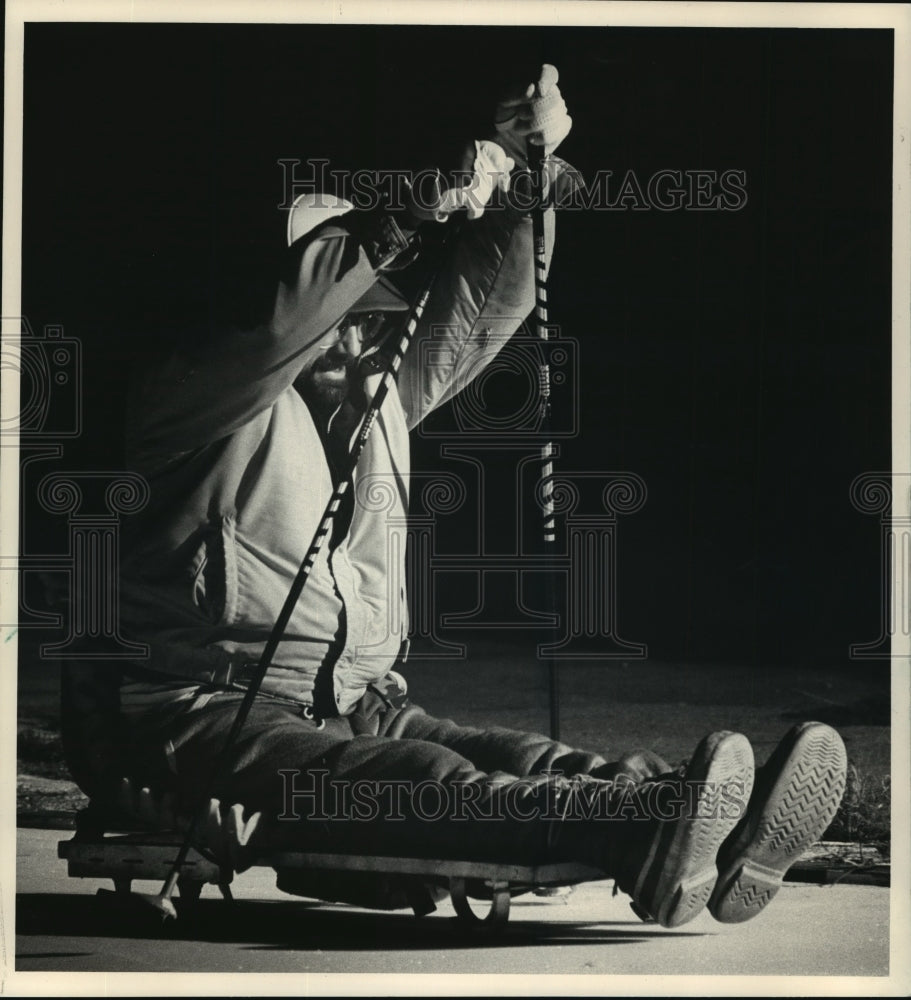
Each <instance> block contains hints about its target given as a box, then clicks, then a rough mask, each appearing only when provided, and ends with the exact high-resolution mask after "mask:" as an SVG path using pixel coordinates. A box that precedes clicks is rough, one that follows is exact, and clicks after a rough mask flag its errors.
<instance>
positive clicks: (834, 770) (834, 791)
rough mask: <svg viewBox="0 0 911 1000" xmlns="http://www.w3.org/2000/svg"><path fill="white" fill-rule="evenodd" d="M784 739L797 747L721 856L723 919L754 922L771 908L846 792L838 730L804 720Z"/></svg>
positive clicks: (718, 904)
mask: <svg viewBox="0 0 911 1000" xmlns="http://www.w3.org/2000/svg"><path fill="white" fill-rule="evenodd" d="M782 742H783V743H788V742H792V743H793V745H792V746H791V748H790V751H789V752H786V755H785V758H784V761H783V763H782V764H781V765H780V767H779V771H778V773H777V775H776V776H775V778H774V780H773V781H772V782H771V785H770V787H769V790H768V792H767V793H765V794H764V795H763V797H762V798H761V799H760V801H759V802H758V803H755V804H754V803H752V802H751V803H750V810H749V813H748V819H747V825H746V827H745V830H744V834H743V835H742V836H741V837H739V838H738V839H737V842H736V843H735V844H734V845H733V847H732V850H731V851H730V852H728V854H729V856H728V857H727V858H725V857H722V858H719V868H720V871H721V874H720V876H719V879H718V884H717V886H716V888H715V892H714V893H713V894H712V897H711V899H710V900H709V912H710V913H711V914H712V916H713V917H714V918H715V919H716V920H720V921H722V922H723V923H729V924H730V923H742V922H743V921H744V920H750V919H752V918H753V917H755V916H756V914H757V913H759V912H761V911H762V910H763V909H765V907H766V906H768V904H769V903H770V902H771V901H772V899H774V897H775V895H776V894H777V892H778V890H779V889H780V888H781V884H782V881H783V880H784V876H785V873H786V872H787V870H788V868H790V867H791V865H792V864H793V863H794V862H795V861H796V860H797V859H798V858H799V857H800V855H801V854H802V853H803V852H804V851H805V850H806V849H807V848H808V847H810V846H811V845H812V844H814V843H815V842H816V841H817V840H818V839H819V838H820V836H822V834H823V833H824V831H825V829H826V827H827V826H828V825H829V824H830V823H831V822H832V819H833V817H834V816H835V813H836V812H837V811H838V806H839V803H840V802H841V797H842V795H843V794H844V790H845V782H846V779H847V755H846V753H845V746H844V743H843V742H842V740H841V737H840V736H839V735H838V733H837V732H835V730H834V729H832V728H831V727H830V726H826V725H824V724H823V723H821V722H810V723H804V724H803V725H801V726H797V727H796V728H795V729H794V730H792V731H791V733H789V734H788V736H786V737H785V740H784V741H782ZM723 854H724V852H723Z"/></svg>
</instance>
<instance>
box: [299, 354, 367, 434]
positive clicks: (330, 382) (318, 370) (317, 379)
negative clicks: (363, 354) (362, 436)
mask: <svg viewBox="0 0 911 1000" xmlns="http://www.w3.org/2000/svg"><path fill="white" fill-rule="evenodd" d="M356 365H357V360H356V359H352V358H348V359H346V360H342V359H338V358H333V357H332V356H331V355H330V354H326V355H324V356H323V357H321V358H319V359H318V360H317V361H316V362H315V363H314V364H313V365H312V366H311V367H310V368H308V369H307V371H305V372H303V373H302V374H300V375H298V377H297V379H296V380H295V382H294V387H295V389H297V391H298V392H299V393H300V395H301V396H302V397H303V400H304V402H305V403H306V404H307V405H308V406H309V407H310V409H311V411H312V412H313V413H314V415H316V416H317V417H318V418H320V419H322V420H324V421H325V420H328V419H329V417H331V416H332V414H333V413H335V411H336V410H337V409H338V408H339V407H340V406H341V405H342V403H344V402H345V400H346V399H347V398H348V392H349V390H350V388H351V376H352V375H353V371H354V368H355V367H356Z"/></svg>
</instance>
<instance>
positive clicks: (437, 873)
mask: <svg viewBox="0 0 911 1000" xmlns="http://www.w3.org/2000/svg"><path fill="white" fill-rule="evenodd" d="M181 840H182V837H181V835H180V834H178V833H174V834H170V833H154V834H144V833H142V834H137V833H124V834H110V835H101V836H98V835H92V836H86V835H85V834H80V833H77V834H76V836H75V837H73V838H72V839H70V840H63V841H60V843H59V844H58V845H57V856H58V857H59V858H62V859H64V860H65V861H66V862H67V872H68V874H69V875H70V876H72V877H75V878H110V879H113V881H114V887H115V893H116V894H117V895H129V893H130V891H131V884H132V882H133V880H134V879H140V880H142V879H144V880H154V881H160V882H163V881H164V880H165V879H166V878H167V876H168V875H169V874H170V871H171V866H172V865H173V863H174V861H175V860H176V857H177V852H178V850H179V848H180V845H181ZM253 867H266V868H273V869H280V870H282V871H284V872H297V871H300V872H323V873H327V872H328V873H331V872H339V873H342V872H344V873H358V872H359V873H365V874H366V873H371V874H374V875H389V876H408V877H411V879H410V883H411V884H420V883H421V880H426V881H427V882H429V883H433V884H435V885H442V884H445V885H446V886H448V890H449V894H450V897H451V899H452V904H453V907H454V909H455V911H456V914H457V916H458V919H459V921H460V922H461V923H463V924H469V925H481V926H484V927H489V928H497V927H502V926H504V925H505V924H506V922H507V921H508V919H509V911H510V903H511V899H512V896H513V895H516V894H517V893H520V892H527V891H530V890H535V889H542V888H543V889H546V888H553V887H556V886H568V885H576V884H579V883H581V882H592V881H598V880H600V879H604V878H606V877H607V876H606V875H605V874H604V872H602V871H601V870H600V869H597V868H592V867H590V866H588V865H582V864H577V863H574V862H564V863H559V864H545V865H514V864H501V863H498V862H483V861H460V860H446V859H433V858H399V857H383V856H372V857H363V856H360V855H351V854H328V853H311V852H298V851H285V852H276V853H274V854H271V855H264V856H262V857H260V858H258V859H257V860H256V862H255V863H254V865H253ZM232 877H233V871H232V870H231V869H230V868H224V867H222V866H220V865H219V864H218V863H217V862H216V861H215V860H213V859H212V858H211V857H209V856H207V854H206V853H204V852H202V851H199V850H195V849H191V850H190V852H189V854H188V856H187V859H186V862H185V863H184V865H183V866H182V868H181V871H180V876H179V878H178V882H177V886H178V892H179V894H180V897H181V899H183V900H184V901H186V902H190V903H192V902H195V901H196V900H197V899H198V898H199V896H200V894H201V892H202V889H203V887H204V886H205V885H207V884H211V885H216V886H217V887H218V888H219V890H220V891H221V893H222V895H223V896H224V897H225V899H227V900H230V899H231V898H232V896H231V890H230V883H231V881H232ZM469 897H473V898H481V899H483V900H484V901H486V902H487V903H488V910H487V913H486V914H485V915H484V916H483V917H479V916H478V915H477V914H476V913H475V911H474V909H473V908H472V904H471V903H470V902H469ZM408 899H409V905H410V906H411V908H412V910H413V911H414V913H415V916H425V915H426V914H428V913H432V912H433V911H434V910H435V909H436V906H435V904H434V902H433V900H432V898H431V895H430V893H429V892H428V891H427V890H426V889H425V890H424V892H423V893H421V892H413V893H412V892H409V894H408Z"/></svg>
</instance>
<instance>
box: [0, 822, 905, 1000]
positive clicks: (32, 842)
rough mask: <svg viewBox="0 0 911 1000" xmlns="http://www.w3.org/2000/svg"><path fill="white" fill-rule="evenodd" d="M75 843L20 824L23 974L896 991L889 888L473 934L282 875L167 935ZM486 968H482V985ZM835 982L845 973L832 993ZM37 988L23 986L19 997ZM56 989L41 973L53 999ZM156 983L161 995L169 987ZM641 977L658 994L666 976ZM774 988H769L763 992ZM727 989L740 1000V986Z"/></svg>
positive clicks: (594, 899) (445, 906) (569, 914)
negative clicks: (119, 901) (111, 901)
mask: <svg viewBox="0 0 911 1000" xmlns="http://www.w3.org/2000/svg"><path fill="white" fill-rule="evenodd" d="M71 835H72V834H70V833H69V832H61V831H54V830H28V829H24V830H19V831H18V850H17V886H18V896H17V907H16V956H15V969H16V971H17V973H20V974H22V973H26V974H30V973H40V972H57V973H66V974H67V976H66V977H65V979H64V980H63V982H64V983H66V984H69V985H68V986H67V991H69V990H72V989H74V988H75V986H76V984H77V983H78V982H79V981H80V980H79V977H76V979H73V978H72V974H73V973H76V972H80V973H81V972H106V973H111V972H128V973H129V972H132V973H142V974H145V975H146V976H147V975H148V974H149V973H158V972H181V973H204V972H208V973H222V974H225V973H232V974H234V973H286V974H287V973H291V974H294V975H293V977H292V980H291V982H295V983H297V984H298V986H297V988H295V992H298V990H299V991H300V992H311V993H313V992H320V986H319V984H320V983H327V984H329V985H330V986H332V984H336V985H338V984H341V983H348V984H349V985H348V986H347V987H346V989H350V988H351V984H352V983H353V984H354V989H353V990H352V991H353V992H360V990H359V989H358V988H357V983H358V982H359V980H356V979H355V980H348V978H347V977H349V976H355V977H357V976H358V975H362V974H369V976H370V980H371V982H373V984H374V985H373V990H374V991H377V990H378V989H379V984H380V983H384V984H389V991H390V992H398V990H397V989H396V988H395V986H394V983H396V982H398V980H388V981H387V980H385V979H381V980H377V979H376V977H377V976H380V977H387V976H405V977H406V982H408V981H410V982H411V985H412V986H414V985H415V983H416V982H417V981H416V980H414V979H413V977H414V974H416V973H417V974H421V973H423V974H432V975H434V976H446V977H456V978H447V979H446V980H444V982H445V983H446V984H447V988H446V989H444V990H439V989H438V990H437V992H438V993H440V992H456V993H460V992H465V993H474V992H482V993H484V992H487V993H490V992H502V990H501V984H505V983H507V982H509V980H504V979H501V978H500V977H503V976H511V975H519V976H523V977H532V978H531V980H530V981H529V983H530V985H529V986H528V988H526V989H525V990H524V992H526V993H529V992H535V991H536V990H537V991H541V992H575V991H576V990H575V988H574V984H577V985H578V988H579V989H581V990H584V991H597V992H599V993H600V992H611V991H612V990H613V988H616V987H617V986H618V985H620V984H621V983H622V980H621V979H618V978H617V977H623V976H635V977H642V976H647V977H655V976H671V977H674V978H673V979H672V980H670V982H671V983H675V982H676V983H677V984H678V988H677V992H678V995H683V994H684V992H685V984H684V983H683V981H681V980H680V979H679V977H691V976H700V977H702V976H721V977H756V976H760V977H782V976H787V977H791V976H799V977H826V979H825V980H815V979H814V980H810V979H801V980H800V981H799V983H798V988H799V993H798V995H806V994H804V990H805V989H809V990H810V992H815V986H816V985H817V984H819V985H820V986H821V988H822V992H823V993H824V994H827V995H839V994H840V992H841V991H843V992H844V993H846V994H858V995H889V991H888V989H887V980H886V979H885V978H883V977H886V976H888V975H889V971H890V962H889V928H890V897H891V892H890V890H889V889H886V888H882V887H873V886H856V885H833V886H810V885H798V884H785V886H784V887H783V888H782V890H781V891H780V892H779V894H778V897H777V898H776V899H775V901H774V902H773V903H772V904H771V905H770V906H769V907H768V908H767V909H766V910H765V911H764V912H763V913H761V914H760V915H759V916H758V917H757V918H755V919H754V920H753V921H751V922H749V923H747V924H740V925H722V924H719V923H716V922H715V921H713V920H712V918H711V917H710V916H709V914H708V913H707V912H703V913H702V914H701V915H700V916H699V917H697V918H696V919H695V920H693V921H691V922H690V923H688V924H686V925H685V926H684V927H681V928H677V929H675V930H667V929H664V928H661V927H659V926H657V925H653V924H645V923H642V922H640V921H639V920H638V919H637V918H636V917H635V916H634V915H633V914H632V912H631V911H630V909H629V905H628V899H627V897H625V896H623V895H617V896H613V894H612V888H613V886H612V883H611V882H595V883H588V884H585V885H582V886H579V887H577V888H576V889H575V890H574V891H573V892H572V893H571V894H570V895H569V896H568V897H565V898H561V897H557V898H546V897H538V896H534V895H528V896H524V897H518V898H516V899H515V900H513V904H512V911H511V915H510V920H509V923H508V924H507V926H506V927H505V928H504V929H503V930H502V931H501V932H500V933H499V935H498V936H494V937H491V936H490V935H488V934H485V933H484V932H483V931H481V932H479V931H477V930H471V929H465V928H463V926H462V925H461V924H460V923H458V922H457V920H456V919H455V914H454V911H453V909H452V907H451V904H450V903H449V901H448V900H447V901H445V902H443V903H440V904H439V905H438V908H437V911H436V912H435V913H433V914H431V915H429V916H426V917H423V918H420V919H417V918H415V917H414V916H413V915H411V913H410V912H394V913H388V912H376V911H368V910H362V909H359V908H356V907H351V906H343V905H330V904H316V903H314V902H311V901H308V900H303V899H297V898H294V897H289V896H286V895H283V894H282V893H280V892H278V890H277V889H276V888H275V887H274V875H272V873H271V872H269V871H267V870H262V869H253V870H250V871H248V872H245V873H244V874H243V875H240V876H238V877H237V878H236V880H235V883H234V891H235V897H236V902H235V903H234V905H233V906H229V905H227V904H225V903H223V902H222V901H221V900H220V899H219V897H218V894H217V891H216V890H215V889H214V887H211V886H210V887H207V889H206V890H205V893H204V894H203V898H202V899H201V900H200V903H199V905H198V909H197V912H196V913H195V914H194V915H192V916H185V917H183V918H181V919H179V920H178V921H177V922H176V923H171V924H169V925H168V930H167V931H166V932H162V930H161V929H160V927H158V926H156V925H155V924H154V923H152V922H149V921H146V920H145V919H144V914H143V916H142V917H139V918H137V914H136V913H132V912H130V911H124V910H122V909H113V908H111V907H106V906H104V905H103V904H102V903H101V901H99V900H98V898H97V897H96V896H95V895H94V893H95V891H96V889H97V888H102V887H108V888H109V887H110V883H105V882H103V881H96V880H94V879H75V878H68V877H67V875H66V869H65V862H63V861H60V860H58V859H57V843H58V841H59V840H61V839H66V838H69V837H70V836H71ZM133 888H134V891H136V890H138V891H151V892H155V891H157V890H158V889H159V888H160V885H158V884H156V883H145V882H142V883H140V882H137V883H134V886H133ZM478 905H479V906H483V904H478ZM481 912H483V911H481ZM893 971H895V970H894V969H893ZM478 973H483V974H484V977H483V979H482V981H481V982H480V983H479V982H477V980H476V978H475V977H476V975H477V974H478ZM324 974H329V976H330V977H331V979H327V980H324V979H323V978H322V976H323V975H324ZM302 975H303V976H306V977H308V978H307V979H306V980H301V979H300V978H299V977H301V976H302ZM491 976H493V977H494V978H493V979H491ZM551 976H558V977H560V978H559V983H560V984H561V985H560V986H559V988H554V987H553V986H550V985H548V984H549V983H550V982H551V981H550V980H549V979H548V978H547V977H551ZM309 977H315V978H313V979H311V978H309ZM339 977H342V978H339ZM407 977H411V979H410V980H408V979H407ZM574 977H581V979H580V980H579V981H578V983H577V981H576V980H575V978H574ZM602 977H609V978H607V979H605V978H602ZM833 977H838V978H840V977H849V979H847V980H842V981H841V983H840V984H836V982H835V979H833ZM865 977H875V978H872V979H871V978H865ZM31 981H32V979H31V977H30V976H25V977H24V978H21V979H17V980H16V981H15V982H10V983H8V984H7V986H8V990H7V991H8V992H15V990H16V989H17V988H21V987H22V984H23V983H24V984H25V987H26V988H27V987H28V984H29V982H31ZM56 982H57V980H56V979H55V978H54V977H47V976H44V977H41V976H36V977H35V978H34V983H35V984H37V985H41V986H42V989H45V988H47V989H48V991H49V992H55V990H53V985H54V983H56ZM105 982H106V983H107V980H105ZM145 982H147V983H148V990H149V992H158V991H159V990H161V989H167V988H170V985H171V980H167V981H166V982H165V981H158V980H157V979H156V980H148V979H146V980H145ZM155 982H158V986H153V985H152V984H153V983H155ZM232 982H233V983H234V984H235V985H234V988H233V989H232V990H231V992H238V991H239V992H244V993H246V992H249V986H251V985H254V984H257V985H262V983H263V982H264V980H262V977H261V976H258V977H250V979H243V980H239V981H238V980H236V979H232ZM305 982H306V987H305V986H304V983H305ZM638 982H639V983H640V984H642V983H647V984H648V986H649V988H652V987H654V988H655V989H658V988H659V987H660V982H661V981H658V980H654V979H653V978H649V979H648V980H647V981H646V980H641V979H640V980H638ZM694 982H695V981H692V980H689V979H688V980H686V983H694ZM723 982H724V981H723ZM762 982H764V981H757V989H759V990H760V991H761V992H763V993H764V992H765V991H766V990H765V987H764V986H762ZM768 982H769V984H770V985H773V981H771V980H769V981H768ZM776 982H777V980H776ZM727 983H728V985H729V986H730V989H731V991H732V992H733V991H735V990H736V989H737V988H738V985H740V984H741V981H740V980H727ZM485 984H486V989H485V988H484V985H485ZM479 986H480V987H481V989H478V987H479ZM106 988H108V989H109V988H110V986H109V985H108V986H107V987H106ZM192 988H193V989H194V990H195V989H196V986H193V987H192ZM333 988H334V987H333ZM640 988H641V986H640ZM25 991H26V990H25V989H23V992H25ZM330 991H331V990H330ZM722 991H724V987H722ZM257 992H258V990H257ZM403 992H411V989H404V990H403ZM98 995H103V993H100V994H98ZM747 995H749V994H747Z"/></svg>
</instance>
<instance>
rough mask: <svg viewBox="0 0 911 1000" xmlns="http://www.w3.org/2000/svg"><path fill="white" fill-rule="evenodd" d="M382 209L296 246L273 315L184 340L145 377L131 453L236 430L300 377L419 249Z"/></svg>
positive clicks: (187, 447)
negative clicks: (321, 345)
mask: <svg viewBox="0 0 911 1000" xmlns="http://www.w3.org/2000/svg"><path fill="white" fill-rule="evenodd" d="M401 222H402V220H401V218H399V221H398V222H397V221H396V219H395V218H394V217H393V216H392V215H390V214H388V213H386V212H383V211H373V212H349V213H346V214H345V215H344V216H341V217H340V218H337V219H334V220H330V221H329V222H327V223H324V224H323V225H321V226H318V227H317V228H316V229H314V230H313V231H311V232H310V233H308V234H306V235H305V236H303V237H301V239H299V240H297V241H296V242H295V243H293V244H292V246H291V247H289V249H288V251H287V253H286V256H285V258H284V263H283V268H282V274H281V275H280V279H279V282H278V288H277V291H276V295H275V302H274V306H273V309H272V315H271V319H270V320H269V322H268V323H264V324H262V325H261V326H258V327H255V328H253V329H250V330H240V329H224V330H219V331H217V333H216V334H215V335H212V336H207V337H204V338H201V339H200V341H199V342H195V343H192V344H191V343H187V344H182V345H179V346H178V347H177V349H176V350H175V352H174V353H173V354H172V355H171V356H170V357H169V358H168V359H167V360H166V361H165V362H164V364H162V365H158V366H155V367H154V368H153V369H151V370H150V371H148V372H146V373H144V376H143V377H142V378H141V379H140V380H139V385H138V387H137V390H136V393H135V394H134V398H133V399H132V400H131V407H130V410H131V413H130V418H129V422H128V428H127V434H128V448H129V450H130V452H131V454H133V455H136V454H142V455H145V456H147V457H150V458H151V457H153V456H157V457H158V458H164V457H168V456H174V455H177V454H180V453H184V452H188V451H192V450H194V449H196V448H199V447H201V446H203V445H205V444H208V443H211V442H213V441H217V440H219V439H220V438H222V437H225V436H226V435H228V434H230V433H231V432H232V431H234V430H236V429H237V428H238V427H240V426H242V425H243V424H244V423H246V422H247V421H248V420H250V419H251V418H253V417H254V416H256V415H257V414H258V413H260V412H261V411H262V410H265V409H267V408H268V407H269V406H270V405H271V404H272V403H273V402H274V401H275V399H276V398H277V397H278V396H279V395H280V394H281V393H282V392H283V391H285V390H286V389H287V388H288V387H289V386H290V385H291V384H292V383H293V382H294V380H295V378H296V377H297V375H298V373H299V372H300V371H301V369H302V368H303V367H304V366H305V365H306V364H308V363H309V362H310V361H311V360H312V359H313V357H314V354H315V352H316V351H317V347H316V345H317V343H318V342H319V340H320V338H321V337H322V336H323V335H324V334H325V333H326V332H327V331H328V330H331V329H332V328H333V327H334V326H335V325H336V324H337V323H338V322H339V321H340V320H341V318H342V317H343V316H344V315H345V314H346V313H347V312H348V311H349V310H350V309H351V307H352V305H354V304H355V303H356V302H357V301H358V299H360V298H361V297H362V296H363V295H364V293H365V292H366V291H367V290H368V289H369V288H370V287H371V286H372V285H373V284H374V283H375V282H376V280H377V277H378V276H379V275H380V274H382V272H383V271H384V269H385V268H387V267H388V266H389V265H391V264H394V263H395V262H396V261H397V260H399V259H400V258H401V257H402V256H403V255H405V254H408V253H409V252H410V249H409V248H410V244H411V241H412V239H413V234H414V230H413V229H410V228H403V226H402V225H401Z"/></svg>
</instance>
